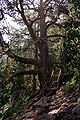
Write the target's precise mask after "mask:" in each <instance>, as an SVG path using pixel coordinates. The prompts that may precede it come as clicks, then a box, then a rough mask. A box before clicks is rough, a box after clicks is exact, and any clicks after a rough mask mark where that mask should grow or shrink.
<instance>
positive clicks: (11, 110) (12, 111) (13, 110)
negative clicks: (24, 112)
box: [0, 98, 24, 120]
mask: <svg viewBox="0 0 80 120" xmlns="http://www.w3.org/2000/svg"><path fill="white" fill-rule="evenodd" d="M23 101H24V99H20V98H18V100H17V102H16V105H13V106H12V107H9V108H8V109H7V110H6V111H5V112H4V113H3V114H1V115H0V120H5V119H6V118H9V120H10V117H11V116H13V115H14V114H15V113H16V112H17V111H18V110H19V109H20V108H21V105H22V102H23Z"/></svg>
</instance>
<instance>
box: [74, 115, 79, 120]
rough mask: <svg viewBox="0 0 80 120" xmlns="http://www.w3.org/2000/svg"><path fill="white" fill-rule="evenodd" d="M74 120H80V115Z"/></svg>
mask: <svg viewBox="0 0 80 120" xmlns="http://www.w3.org/2000/svg"><path fill="white" fill-rule="evenodd" d="M72 120H80V115H78V116H75V117H74V118H73V119H72Z"/></svg>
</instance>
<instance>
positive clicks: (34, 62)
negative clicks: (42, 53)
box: [6, 49, 40, 65]
mask: <svg viewBox="0 0 80 120" xmlns="http://www.w3.org/2000/svg"><path fill="white" fill-rule="evenodd" d="M6 54H7V55H8V56H9V57H11V58H13V59H14V60H16V61H18V62H21V63H24V64H31V65H40V60H39V59H32V58H23V57H20V56H17V55H15V54H14V53H13V52H12V51H11V50H10V49H9V50H8V51H7V52H6Z"/></svg>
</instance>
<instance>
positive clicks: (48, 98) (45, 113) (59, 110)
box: [11, 86, 80, 120]
mask: <svg viewBox="0 0 80 120" xmlns="http://www.w3.org/2000/svg"><path fill="white" fill-rule="evenodd" d="M53 93H54V92H53ZM11 120H80V93H79V90H78V89H77V88H76V87H75V86H71V87H70V90H68V91H66V92H63V91H62V90H61V89H60V90H57V91H56V94H55V95H54V94H53V95H52V94H47V95H44V96H43V97H40V98H38V96H36V97H34V98H33V99H31V100H30V101H29V102H28V103H24V105H23V107H22V109H21V110H19V111H18V113H16V114H15V115H14V116H13V118H12V119H11Z"/></svg>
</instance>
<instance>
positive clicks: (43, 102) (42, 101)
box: [33, 96, 51, 107]
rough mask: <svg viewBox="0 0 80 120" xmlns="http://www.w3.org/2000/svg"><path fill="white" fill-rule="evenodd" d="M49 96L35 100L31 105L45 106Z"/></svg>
mask: <svg viewBox="0 0 80 120" xmlns="http://www.w3.org/2000/svg"><path fill="white" fill-rule="evenodd" d="M50 98H51V97H45V96H44V97H42V98H41V99H40V100H39V101H37V102H36V103H35V104H34V105H33V106H35V107H37V106H38V107H39V106H40V107H45V106H48V103H47V102H48V101H49V99H50Z"/></svg>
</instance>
